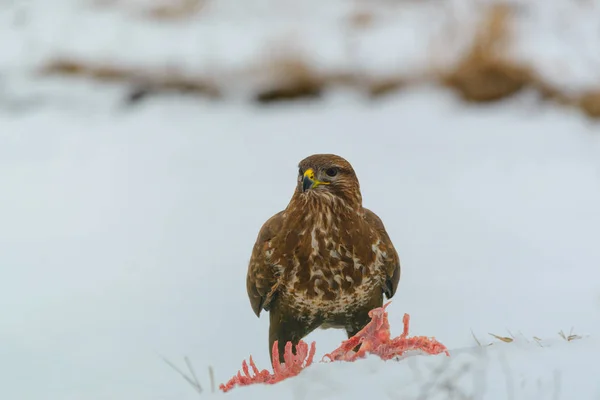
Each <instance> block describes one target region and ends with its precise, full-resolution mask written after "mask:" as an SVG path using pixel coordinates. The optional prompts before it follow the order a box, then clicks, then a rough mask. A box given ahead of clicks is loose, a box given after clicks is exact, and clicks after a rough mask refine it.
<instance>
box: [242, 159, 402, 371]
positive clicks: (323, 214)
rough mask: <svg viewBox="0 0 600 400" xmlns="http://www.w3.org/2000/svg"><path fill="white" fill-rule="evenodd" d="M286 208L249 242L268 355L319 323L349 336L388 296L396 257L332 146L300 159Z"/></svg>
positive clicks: (252, 286)
mask: <svg viewBox="0 0 600 400" xmlns="http://www.w3.org/2000/svg"><path fill="white" fill-rule="evenodd" d="M298 167H299V171H298V176H297V182H296V189H295V191H294V194H293V195H292V198H291V200H290V202H289V204H288V206H287V207H286V208H285V210H283V211H280V212H279V213H277V214H275V215H273V216H272V217H271V218H270V219H268V220H267V221H266V222H265V223H264V225H263V226H262V228H261V229H260V232H259V233H258V238H257V239H256V243H255V244H254V248H253V250H252V255H251V258H250V262H249V265H248V273H247V277H246V288H247V291H248V297H249V299H250V304H251V306H252V309H253V310H254V313H255V314H256V316H257V317H258V316H260V313H261V311H262V310H265V311H268V312H269V317H270V318H269V319H270V326H269V355H270V356H271V359H272V349H273V343H274V342H275V341H276V340H277V341H278V349H279V357H280V362H281V363H283V362H284V359H283V354H284V350H285V344H286V343H287V342H288V341H291V342H292V349H293V352H294V353H295V346H296V344H298V342H299V341H300V340H301V339H302V338H304V337H305V336H307V335H308V334H309V333H311V332H312V331H314V330H315V329H317V328H319V327H320V328H336V329H345V330H346V333H347V335H348V337H349V338H350V337H352V336H354V335H355V334H356V333H357V332H358V331H360V330H361V329H362V328H363V327H364V326H365V325H366V324H367V323H368V322H369V321H370V318H369V315H368V313H369V311H370V310H372V309H373V308H376V307H381V306H382V304H383V296H384V295H385V297H387V298H388V299H390V298H392V296H394V294H395V292H396V288H397V287H398V282H399V280H400V260H399V258H398V254H397V252H396V249H395V248H394V245H393V244H392V242H391V240H390V237H389V236H388V234H387V232H386V230H385V227H384V225H383V223H382V221H381V219H380V218H379V217H378V216H377V215H376V214H375V213H373V212H372V211H370V210H368V209H366V208H364V207H363V205H362V195H361V192H360V185H359V182H358V178H357V177H356V174H355V172H354V169H353V168H352V166H351V165H350V163H349V162H348V161H346V160H345V159H344V158H342V157H340V156H337V155H334V154H315V155H311V156H309V157H307V158H305V159H304V160H302V161H300V163H299V165H298Z"/></svg>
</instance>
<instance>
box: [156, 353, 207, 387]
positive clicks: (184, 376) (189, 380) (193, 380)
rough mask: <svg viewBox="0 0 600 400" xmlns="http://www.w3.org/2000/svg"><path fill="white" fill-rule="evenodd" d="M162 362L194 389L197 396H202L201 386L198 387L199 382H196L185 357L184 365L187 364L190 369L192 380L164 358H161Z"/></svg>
mask: <svg viewBox="0 0 600 400" xmlns="http://www.w3.org/2000/svg"><path fill="white" fill-rule="evenodd" d="M161 358H162V359H163V361H164V362H166V363H167V364H168V365H169V366H170V367H171V368H173V369H174V370H175V371H177V372H178V373H179V375H181V376H182V377H183V379H185V380H186V381H187V382H188V383H189V384H190V385H191V386H192V387H193V388H194V389H196V391H197V392H198V394H202V386H201V385H200V382H198V378H197V377H196V373H195V372H194V370H193V368H192V365H191V363H190V361H189V359H188V358H187V357H185V363H186V364H187V366H188V368H189V369H190V372H191V374H192V377H193V379H192V378H190V377H189V376H187V375H186V374H185V373H184V372H183V371H181V370H180V369H179V368H177V366H176V365H175V364H173V363H172V362H170V361H169V360H167V359H166V358H165V357H162V356H161Z"/></svg>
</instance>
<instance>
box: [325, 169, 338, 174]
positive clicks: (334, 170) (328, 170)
mask: <svg viewBox="0 0 600 400" xmlns="http://www.w3.org/2000/svg"><path fill="white" fill-rule="evenodd" d="M325 173H326V174H327V176H336V175H337V173H338V170H337V168H328V169H327V170H326V171H325Z"/></svg>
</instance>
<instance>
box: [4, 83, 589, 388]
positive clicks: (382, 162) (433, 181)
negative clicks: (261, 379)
mask: <svg viewBox="0 0 600 400" xmlns="http://www.w3.org/2000/svg"><path fill="white" fill-rule="evenodd" d="M82 93H83V92H82ZM110 98H111V95H110V94H109V93H99V92H98V91H96V93H94V95H92V93H88V95H87V97H86V99H87V100H88V102H87V103H85V102H78V103H77V106H78V107H74V104H71V103H64V104H62V105H61V104H60V102H57V104H54V105H46V106H43V107H42V106H40V107H39V108H33V109H30V110H28V112H20V113H16V112H15V111H14V110H9V109H6V108H3V109H2V110H1V111H0V126H1V127H2V128H1V130H0V188H2V200H1V204H2V206H1V207H0V266H1V268H2V279H1V280H0V304H2V310H3V311H2V318H1V320H0V360H1V361H0V382H1V384H0V398H3V399H20V400H21V399H22V400H29V399H44V400H67V399H77V400H80V399H86V400H95V399H110V400H118V399H127V400H131V399H136V400H137V399H178V400H184V399H195V398H198V397H197V394H196V393H195V392H194V391H193V389H192V388H191V387H189V386H188V385H187V383H186V382H185V381H184V380H183V379H181V377H180V376H178V375H177V373H175V372H174V371H173V370H172V369H170V367H169V366H168V365H167V364H165V363H164V362H163V361H162V359H161V358H160V357H161V356H164V357H166V358H167V359H169V360H170V361H172V362H174V363H176V364H177V365H179V366H180V367H183V365H184V362H183V357H184V356H188V357H189V358H190V360H191V361H192V362H193V364H194V367H195V369H196V371H197V373H198V375H199V377H200V379H201V381H202V383H203V384H204V387H205V389H206V392H208V389H209V384H208V373H207V368H208V366H209V365H210V366H213V368H214V370H215V375H216V376H215V378H216V379H215V380H216V383H217V384H218V383H222V382H225V381H226V380H228V379H229V378H230V377H231V376H232V375H234V374H235V373H236V372H237V370H238V369H239V368H240V366H241V362H242V360H243V359H247V358H248V356H249V355H250V354H252V355H253V357H254V359H255V361H256V362H257V364H258V366H259V367H260V368H267V367H268V366H269V361H268V352H267V326H268V318H265V317H266V315H263V316H262V317H261V318H260V319H257V318H256V317H255V316H254V314H253V313H252V311H251V309H250V306H249V303H248V299H247V297H246V291H245V274H246V267H247V261H248V259H249V256H250V251H251V248H252V245H253V243H254V240H255V238H256V234H257V232H258V229H259V228H260V225H261V224H262V223H263V222H264V221H265V220H266V219H267V218H268V217H269V216H271V215H272V214H274V213H275V212H277V211H278V210H281V209H282V208H283V207H285V205H286V204H287V202H288V200H289V198H290V196H291V194H292V190H293V187H294V184H295V176H296V164H297V162H298V161H299V160H300V159H302V158H303V157H305V156H307V155H309V154H312V153H320V152H333V153H337V154H340V155H342V156H344V157H346V158H347V159H348V160H350V161H351V162H352V163H353V165H354V167H355V169H356V171H357V173H358V176H359V179H360V181H361V188H362V191H363V197H364V202H365V206H367V207H369V208H371V209H372V210H374V211H375V212H376V213H378V214H379V215H380V216H381V217H382V219H383V221H384V222H385V224H386V226H387V229H388V232H389V233H390V236H391V238H392V240H393V241H394V243H395V244H396V247H397V249H398V252H399V254H400V257H401V260H402V265H403V274H402V279H401V282H400V286H399V290H398V294H397V295H396V296H395V297H394V301H393V303H392V305H391V306H390V307H389V308H388V310H389V313H390V314H389V317H390V323H391V326H392V331H393V333H394V334H399V333H400V331H401V327H402V324H401V321H402V315H403V313H405V312H406V313H409V314H410V315H411V334H414V335H427V336H436V338H437V339H438V340H440V341H441V342H442V343H444V344H445V345H447V346H448V348H449V349H450V351H451V357H450V358H449V359H448V358H446V357H445V356H443V355H439V356H431V357H429V356H428V357H424V356H416V357H412V358H409V359H406V360H403V361H401V362H397V363H394V362H388V363H384V362H381V361H379V360H377V359H367V360H363V361H359V362H356V363H352V364H337V365H325V364H316V365H314V366H312V367H311V368H308V369H307V370H305V371H304V372H303V373H302V374H301V375H300V376H298V377H296V378H294V379H290V380H288V381H285V382H282V383H281V384H278V385H276V386H269V387H267V386H253V387H246V388H236V389H234V390H233V391H231V392H230V393H228V394H227V396H229V397H230V398H236V399H251V398H261V399H271V398H295V399H317V398H318V399H354V398H355V399H360V398H366V397H372V398H403V399H412V398H419V397H418V396H419V395H422V397H420V398H422V399H424V398H428V399H434V398H435V399H438V398H439V399H445V398H457V399H459V398H475V399H483V398H485V399H488V400H497V399H498V400H499V399H527V400H529V399H574V398H576V399H597V398H598V396H600V383H598V380H597V379H596V375H597V373H596V365H597V356H596V355H595V354H597V353H598V352H599V351H600V339H599V335H600V273H599V272H598V263H599V262H600V246H598V245H597V238H598V237H599V234H600V211H599V210H598V204H600V136H598V132H599V130H600V127H599V126H598V125H595V124H592V123H590V122H588V121H586V120H585V119H584V118H583V117H581V116H579V115H578V113H577V112H570V111H567V110H563V109H558V108H550V107H546V106H544V107H541V106H539V105H535V104H534V103H532V102H531V101H530V100H529V99H528V98H527V96H523V97H521V98H519V99H514V100H512V101H511V102H506V103H500V104H498V105H495V106H492V107H466V106H464V105H462V104H460V103H459V102H457V101H455V100H454V99H453V98H451V96H450V95H449V94H448V93H447V92H442V91H437V90H434V89H427V88H424V89H422V90H419V91H414V92H403V94H402V95H400V96H395V97H393V98H390V99H388V100H386V101H382V102H378V103H373V102H371V103H364V102H363V101H362V100H360V99H358V98H354V97H352V96H351V95H348V94H346V93H333V94H331V95H330V96H329V97H328V98H327V99H326V100H325V101H323V102H316V103H310V104H309V103H306V104H303V103H300V104H293V105H292V104H290V105H277V106H273V107H267V108H257V107H251V106H243V105H240V104H234V103H227V104H225V103H209V102H205V103H198V102H197V101H192V100H185V99H181V98H166V97H163V98H155V99H152V100H150V101H148V102H147V103H144V104H143V105H142V106H140V107H138V108H135V109H131V110H119V109H115V108H114V107H108V106H107V105H108V104H110V101H109V100H110ZM571 327H574V333H576V334H579V335H583V336H586V337H584V338H582V339H579V340H575V341H572V342H569V343H567V342H566V341H564V340H562V339H561V338H560V337H559V336H558V334H557V332H558V331H559V330H564V331H565V332H566V333H567V334H568V333H569V331H570V329H571ZM471 330H472V331H473V333H474V334H475V335H476V336H477V338H478V339H479V340H480V341H481V342H482V344H487V343H490V342H495V344H493V345H492V346H490V347H487V348H485V349H481V348H479V347H478V346H477V344H476V343H475V340H474V339H473V336H472V333H471ZM508 330H510V331H511V332H512V333H513V334H514V335H515V336H516V337H517V340H516V341H515V342H513V343H500V342H499V341H497V340H495V339H494V338H492V337H491V336H489V335H488V333H490V332H491V333H495V334H498V335H501V336H508V335H509V333H508ZM521 334H522V336H521ZM588 335H589V336H588ZM533 336H537V337H539V338H541V339H543V341H542V346H543V347H541V346H540V345H539V344H538V343H536V342H535V341H534V340H533V339H532V337H533ZM342 339H344V334H343V333H342V332H337V331H317V332H315V333H313V334H311V335H310V336H309V337H308V338H307V341H309V342H310V341H312V340H315V341H316V342H317V359H320V357H321V356H322V355H323V354H324V353H325V352H327V351H330V350H332V349H333V348H334V347H336V346H337V345H338V344H339V342H340V341H341V340H342ZM526 340H528V341H529V342H527V341H526ZM446 363H449V364H448V365H446ZM440 367H444V369H443V372H442V374H441V376H439V377H438V380H437V382H438V384H439V385H440V386H444V385H443V383H444V382H445V381H450V382H451V383H452V385H451V386H453V387H456V388H457V389H455V392H454V394H453V396H454V397H452V396H450V395H449V393H451V392H449V391H448V390H449V389H448V388H444V387H438V386H436V385H435V384H433V383H432V382H433V381H432V380H433V379H434V378H435V377H437V376H438V375H439V373H438V372H436V371H437V370H439V369H440ZM446 367H447V368H446ZM424 387H429V388H430V389H431V393H430V394H429V397H427V396H425V394H423V393H424V392H423V390H424ZM458 391H460V392H461V393H463V396H462V397H461V395H460V394H459V392H458ZM206 392H205V394H203V395H202V396H203V397H208V396H209V394H208V393H206ZM294 392H295V393H294ZM436 393H437V394H436ZM217 395H219V396H220V395H221V394H217ZM436 396H437V397H436ZM465 396H466V397H465ZM469 396H472V397H469Z"/></svg>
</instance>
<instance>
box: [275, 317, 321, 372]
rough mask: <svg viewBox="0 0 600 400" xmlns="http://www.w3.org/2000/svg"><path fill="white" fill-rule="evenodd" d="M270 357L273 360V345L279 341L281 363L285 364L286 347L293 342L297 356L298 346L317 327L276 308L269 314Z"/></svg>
mask: <svg viewBox="0 0 600 400" xmlns="http://www.w3.org/2000/svg"><path fill="white" fill-rule="evenodd" d="M269 319H270V325H269V357H270V359H271V360H273V343H275V341H277V348H278V350H279V362H280V363H282V364H283V363H285V359H284V354H285V345H286V344H287V343H288V342H292V353H293V354H294V355H295V354H296V345H297V344H298V342H300V340H302V338H304V337H305V336H306V335H308V334H309V333H310V332H312V331H313V330H314V329H316V326H312V325H311V324H307V323H306V322H305V321H302V320H299V319H297V318H294V316H293V315H289V314H288V313H284V312H282V311H281V308H280V307H274V308H273V309H271V311H270V312H269Z"/></svg>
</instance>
